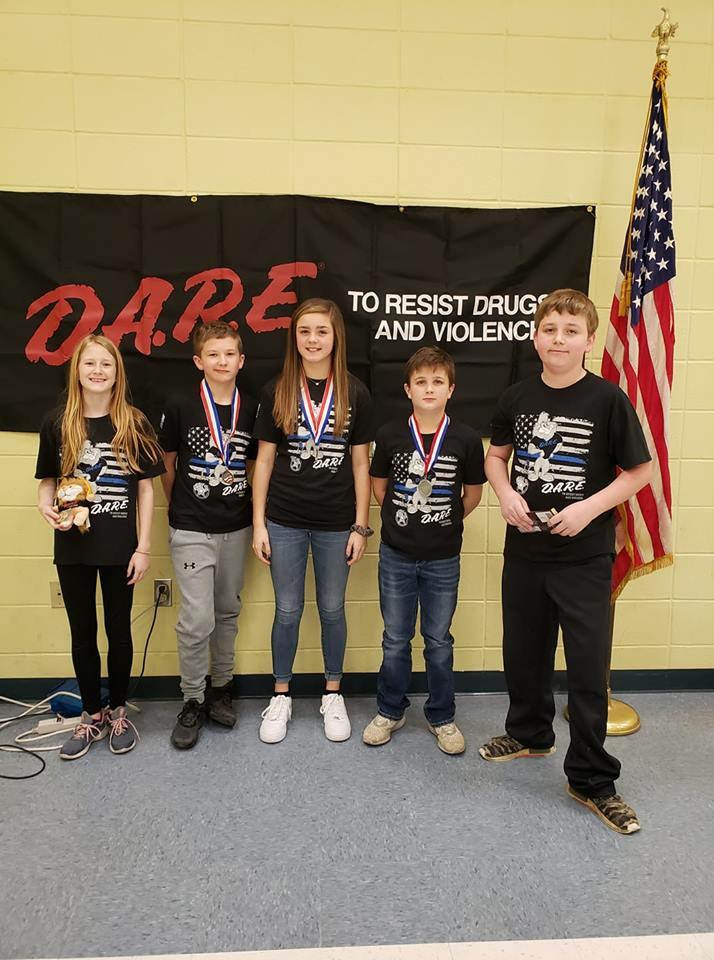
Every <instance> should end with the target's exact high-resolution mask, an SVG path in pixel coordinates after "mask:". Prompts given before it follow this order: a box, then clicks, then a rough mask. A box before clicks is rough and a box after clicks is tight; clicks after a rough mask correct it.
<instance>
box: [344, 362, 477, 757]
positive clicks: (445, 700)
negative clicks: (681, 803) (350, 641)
mask: <svg viewBox="0 0 714 960" xmlns="http://www.w3.org/2000/svg"><path fill="white" fill-rule="evenodd" d="M455 373H456V370H455V366H454V361H453V360H452V358H451V357H450V356H449V354H448V353H445V352H444V351H443V350H441V349H439V348H438V347H422V348H421V349H420V350H417V352H416V353H415V354H414V355H413V356H412V357H411V358H410V359H409V360H408V361H407V365H406V370H405V377H404V380H405V383H404V389H405V391H406V394H407V396H408V397H409V399H410V400H411V402H412V408H413V413H412V415H411V416H410V417H409V418H408V420H407V418H403V419H399V420H394V421H392V422H390V423H386V424H384V426H382V427H381V428H380V429H379V430H378V431H377V439H376V446H375V451H374V457H373V459H372V466H371V469H370V473H371V475H372V489H373V491H374V496H375V498H376V500H377V502H378V503H379V504H380V506H381V508H382V542H381V544H380V548H379V602H380V607H381V611H382V617H383V619H384V634H383V639H382V653H383V659H382V666H381V669H380V671H379V680H378V683H377V709H378V711H379V712H378V713H377V716H376V717H375V718H374V719H373V720H372V721H371V722H370V723H369V724H368V726H367V727H366V728H365V730H364V733H363V734H362V739H363V741H364V742H365V743H366V744H368V745H369V746H373V747H376V746H381V745H382V744H384V743H387V742H388V741H389V740H390V739H391V737H392V733H393V732H394V731H395V730H399V728H400V727H403V726H404V722H405V716H404V712H405V710H406V708H407V707H408V706H409V700H408V698H407V691H408V690H409V684H410V681H411V675H412V657H411V642H412V638H413V637H414V632H415V629H416V617H417V608H419V609H420V612H421V633H422V636H423V638H424V659H425V661H426V677H427V686H428V689H429V697H428V699H427V701H426V704H425V705H424V713H425V714H426V719H427V721H428V724H429V729H430V730H431V732H432V733H433V734H434V736H435V737H436V739H437V743H438V746H439V749H441V750H442V751H443V752H444V753H448V754H458V753H463V752H464V750H465V749H466V743H465V741H464V737H463V734H462V733H461V731H460V730H459V728H458V727H457V726H456V724H455V723H454V715H455V712H456V701H455V697H454V669H453V663H454V638H453V636H452V635H451V621H452V618H453V616H454V611H455V610H456V600H457V594H458V588H459V573H460V556H459V555H460V552H461V542H462V539H463V530H464V524H463V520H464V517H466V516H468V514H469V513H471V511H472V510H473V509H474V508H475V507H476V506H477V505H478V503H479V501H480V500H481V490H482V485H483V484H484V482H485V480H486V477H485V474H484V465H483V447H482V445H481V438H480V437H479V435H478V434H477V433H476V431H475V430H472V429H471V428H470V427H468V426H466V425H465V424H462V423H457V422H455V421H453V420H451V419H450V418H449V416H448V415H447V413H446V404H447V402H448V400H449V398H450V397H451V395H452V393H453V392H454V382H455Z"/></svg>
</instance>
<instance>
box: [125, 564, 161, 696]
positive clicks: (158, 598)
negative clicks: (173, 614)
mask: <svg viewBox="0 0 714 960" xmlns="http://www.w3.org/2000/svg"><path fill="white" fill-rule="evenodd" d="M164 594H166V595H167V596H168V587H167V586H166V584H165V583H160V584H159V586H158V589H157V591H156V600H155V601H154V615H153V617H152V618H151V626H150V627H149V632H148V633H147V635H146V642H145V643H144V655H143V657H142V660H141V673H140V674H139V676H138V677H137V678H136V679H135V680H134V683H133V685H132V688H131V690H130V691H129V693H128V694H127V696H126V698H127V700H131V698H132V697H133V696H134V694H135V693H136V688H137V687H138V686H139V681H140V680H141V679H142V677H143V676H144V671H145V670H146V656H147V654H148V652H149V640H151V634H152V633H153V632H154V626H155V625H156V617H157V616H158V613H159V607H160V606H161V598H162V597H163V596H164Z"/></svg>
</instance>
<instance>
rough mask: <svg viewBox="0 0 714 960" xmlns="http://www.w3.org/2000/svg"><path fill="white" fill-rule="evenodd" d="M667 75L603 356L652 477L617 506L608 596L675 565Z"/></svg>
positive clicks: (658, 82)
mask: <svg viewBox="0 0 714 960" xmlns="http://www.w3.org/2000/svg"><path fill="white" fill-rule="evenodd" d="M665 81H666V64H665V63H662V64H658V65H657V66H656V67H655V72H654V77H653V83H652V97H651V100H650V107H649V114H648V119H647V129H646V131H645V137H644V140H643V146H642V152H641V156H640V167H639V175H638V178H637V186H636V188H635V193H634V196H633V201H632V208H631V211H630V221H629V224H628V228H627V235H626V237H625V249H624V251H623V254H622V260H621V262H620V275H619V277H618V281H617V284H616V287H615V296H614V298H613V301H612V308H611V310H610V325H609V328H608V331H607V339H606V342H605V351H604V356H603V360H602V375H603V377H605V378H606V379H607V380H611V381H612V382H613V383H617V384H618V385H619V386H620V387H621V388H622V390H624V392H625V393H626V394H627V396H628V397H629V398H630V401H631V403H632V405H633V406H634V408H635V410H636V411H637V415H638V416H639V418H640V422H641V423H642V426H643V428H644V431H645V436H646V438H647V445H648V447H649V449H650V453H651V455H652V460H653V468H654V470H653V474H652V479H651V481H650V482H649V483H648V484H647V485H646V486H645V487H643V489H642V490H640V492H639V493H638V494H637V495H636V496H635V497H633V498H632V499H631V500H628V501H627V503H625V504H623V505H622V506H621V507H620V508H619V511H618V514H619V515H618V523H617V543H616V558H615V566H614V569H613V577H612V593H613V599H615V598H616V597H617V596H618V595H619V593H620V591H621V590H622V588H623V587H624V586H625V584H626V583H627V581H628V580H629V579H630V578H631V577H636V576H640V575H642V574H645V573H651V572H652V571H653V570H656V569H658V568H660V567H664V566H667V565H669V564H670V563H672V487H671V483H670V475H669V459H668V449H667V438H668V432H669V406H670V396H671V392H672V370H673V361H674V306H673V290H672V286H673V280H674V276H675V256H674V233H673V230H672V176H671V171H670V164H669V145H668V142H667V96H666V90H665Z"/></svg>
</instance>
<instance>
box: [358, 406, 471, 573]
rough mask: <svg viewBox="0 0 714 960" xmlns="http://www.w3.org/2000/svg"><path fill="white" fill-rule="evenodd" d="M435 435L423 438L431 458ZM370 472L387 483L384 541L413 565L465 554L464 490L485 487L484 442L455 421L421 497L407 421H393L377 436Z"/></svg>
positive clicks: (420, 473)
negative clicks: (463, 488) (410, 560)
mask: <svg viewBox="0 0 714 960" xmlns="http://www.w3.org/2000/svg"><path fill="white" fill-rule="evenodd" d="M432 440H433V435H425V436H424V437H423V442H424V450H425V452H426V453H427V455H428V452H429V450H430V447H431V443H432ZM370 473H371V474H372V476H373V477H381V478H386V479H387V481H388V482H387V492H386V494H385V496H384V500H383V502H382V514H381V516H382V540H383V541H384V543H386V544H387V545H388V546H390V547H393V548H394V549H395V550H399V551H400V552H401V553H404V554H406V555H407V556H409V557H411V558H413V559H415V560H446V559H448V558H449V557H454V556H456V555H457V554H458V553H460V552H461V543H462V540H463V531H464V507H463V503H462V499H461V497H462V487H463V485H464V484H467V485H472V484H473V485H479V484H483V483H485V482H486V475H485V473H484V469H483V445H482V443H481V438H480V437H479V435H478V434H477V433H476V431H475V430H472V429H471V427H468V426H466V424H463V423H458V422H456V421H454V420H451V421H450V423H449V427H448V429H447V431H446V435H445V437H444V442H443V444H442V447H441V450H440V452H439V455H438V457H437V459H436V460H435V461H434V462H433V463H432V464H430V467H429V472H428V474H427V477H426V479H427V480H428V481H429V483H430V486H431V489H430V490H429V492H428V494H426V495H425V494H424V492H420V489H419V481H420V480H423V479H424V461H423V459H422V457H421V454H420V453H419V452H418V451H417V450H416V449H415V446H414V441H413V439H412V435H411V431H410V430H409V422H408V420H406V419H404V418H402V419H400V420H392V421H390V422H389V423H386V424H384V426H382V427H380V428H379V430H378V431H377V441H376V444H375V449H374V457H373V458H372V466H371V468H370Z"/></svg>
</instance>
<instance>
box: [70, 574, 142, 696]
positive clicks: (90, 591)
mask: <svg viewBox="0 0 714 960" xmlns="http://www.w3.org/2000/svg"><path fill="white" fill-rule="evenodd" d="M127 566H128V564H121V565H117V566H106V567H105V566H101V567H96V566H87V565H85V564H81V563H73V564H57V575H58V577H59V582H60V587H61V589H62V598H63V600H64V605H65V609H66V610H67V618H68V619H69V627H70V631H71V634H72V663H73V665H74V672H75V674H76V675H77V682H78V684H79V692H80V694H81V695H82V703H83V705H84V709H85V710H86V711H87V712H88V713H97V712H98V711H99V710H100V709H101V684H100V680H101V662H100V658H99V647H98V646H97V601H96V592H97V573H99V582H100V584H101V587H102V603H103V604H104V628H105V630H106V633H107V641H108V656H107V668H108V674H109V706H110V707H111V708H112V710H113V709H114V708H115V707H121V706H123V705H124V703H125V702H126V695H127V692H128V689H129V677H130V676H131V664H132V658H133V655H134V649H133V647H132V643H131V604H132V600H133V597H134V587H133V585H132V586H129V585H128V584H127V582H126V579H127V574H126V568H127Z"/></svg>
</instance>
